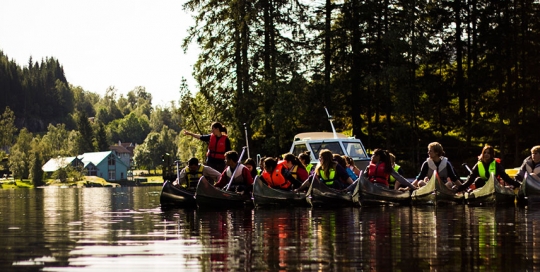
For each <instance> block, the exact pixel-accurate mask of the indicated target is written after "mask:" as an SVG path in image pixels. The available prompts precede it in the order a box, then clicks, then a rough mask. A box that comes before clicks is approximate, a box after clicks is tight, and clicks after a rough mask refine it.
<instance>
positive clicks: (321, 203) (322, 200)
mask: <svg viewBox="0 0 540 272" xmlns="http://www.w3.org/2000/svg"><path fill="white" fill-rule="evenodd" d="M351 186H352V187H350V188H351V189H352V191H342V190H336V189H333V188H330V187H328V186H326V184H324V183H322V182H321V181H320V180H319V179H317V178H315V179H313V180H312V182H311V185H310V186H309V189H308V192H307V193H306V196H307V197H306V200H307V202H308V203H309V204H311V206H313V207H340V206H359V205H360V200H359V192H358V190H359V188H360V187H359V186H358V180H356V181H355V182H354V183H353V184H352V185H351Z"/></svg>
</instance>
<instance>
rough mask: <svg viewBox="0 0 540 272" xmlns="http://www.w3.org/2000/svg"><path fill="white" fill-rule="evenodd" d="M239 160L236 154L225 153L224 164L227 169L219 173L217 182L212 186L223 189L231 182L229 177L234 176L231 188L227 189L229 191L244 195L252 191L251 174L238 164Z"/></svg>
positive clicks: (232, 152)
mask: <svg viewBox="0 0 540 272" xmlns="http://www.w3.org/2000/svg"><path fill="white" fill-rule="evenodd" d="M239 159H240V158H239V156H238V153H237V152H236V151H234V150H231V151H227V152H226V153H225V164H226V165H227V168H225V170H224V171H223V173H221V176H220V177H219V180H218V182H217V183H216V184H215V185H214V186H216V187H218V188H224V187H225V186H227V184H229V182H231V177H232V176H233V174H234V178H232V182H231V186H230V188H229V189H230V190H234V191H237V192H240V191H242V192H244V193H249V192H251V191H252V190H253V178H252V177H251V173H250V172H249V169H248V168H247V167H245V166H244V165H243V164H241V163H238V160H239ZM236 168H238V169H236ZM235 169H236V171H235Z"/></svg>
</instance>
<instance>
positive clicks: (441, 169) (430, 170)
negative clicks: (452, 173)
mask: <svg viewBox="0 0 540 272" xmlns="http://www.w3.org/2000/svg"><path fill="white" fill-rule="evenodd" d="M426 161H427V163H428V166H429V168H428V172H427V177H428V178H431V176H433V172H435V171H436V172H437V173H438V174H439V177H440V178H441V180H446V178H447V177H448V171H447V168H446V165H447V164H448V159H447V158H446V157H441V163H440V164H439V167H437V165H435V162H434V161H433V160H432V159H431V158H427V160H426Z"/></svg>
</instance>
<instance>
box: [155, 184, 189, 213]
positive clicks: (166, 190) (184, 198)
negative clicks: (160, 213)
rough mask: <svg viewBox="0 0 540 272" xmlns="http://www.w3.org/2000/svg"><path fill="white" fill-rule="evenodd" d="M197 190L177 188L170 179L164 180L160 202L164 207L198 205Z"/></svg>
mask: <svg viewBox="0 0 540 272" xmlns="http://www.w3.org/2000/svg"><path fill="white" fill-rule="evenodd" d="M194 196H195V191H194V190H188V189H181V188H177V187H175V186H174V185H172V183H171V182H170V181H168V180H166V181H165V182H163V186H162V188H161V194H160V197H159V202H160V203H161V206H162V207H166V206H179V207H186V208H188V207H196V205H197V203H196V202H195V197H194Z"/></svg>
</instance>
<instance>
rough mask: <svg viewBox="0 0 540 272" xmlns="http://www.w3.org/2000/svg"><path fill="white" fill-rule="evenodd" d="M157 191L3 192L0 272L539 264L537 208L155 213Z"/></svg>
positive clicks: (487, 268) (530, 266)
mask: <svg viewBox="0 0 540 272" xmlns="http://www.w3.org/2000/svg"><path fill="white" fill-rule="evenodd" d="M159 190H160V188H159V187H141V188H79V189H77V188H69V189H59V188H56V189H55V188H45V189H35V190H0V250H2V252H3V253H4V254H2V255H0V269H1V271H36V270H46V271H62V270H68V271H73V270H96V271H97V270H100V271H101V270H112V269H122V270H135V271H148V270H158V269H159V270H160V271H168V270H171V271H172V270H174V271H178V270H188V271H231V270H232V271H238V270H240V271H242V270H244V271H298V270H302V271H365V270H369V271H394V270H398V271H399V270H401V271H408V270H414V271H478V270H479V271H501V270H502V271H523V270H532V271H535V270H538V269H540V267H538V266H539V265H538V263H539V261H538V260H539V249H538V246H537V245H538V244H539V241H538V239H539V238H537V237H539V235H540V233H539V232H540V225H539V224H540V223H539V222H540V220H539V219H540V208H538V207H529V208H520V207H468V206H462V205H456V206H448V207H433V206H428V207H390V206H388V207H362V208H341V209H311V208H288V209H233V210H197V209H195V210H189V209H185V210H184V209H170V210H162V209H161V208H160V207H159ZM509 260H510V261H509Z"/></svg>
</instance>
